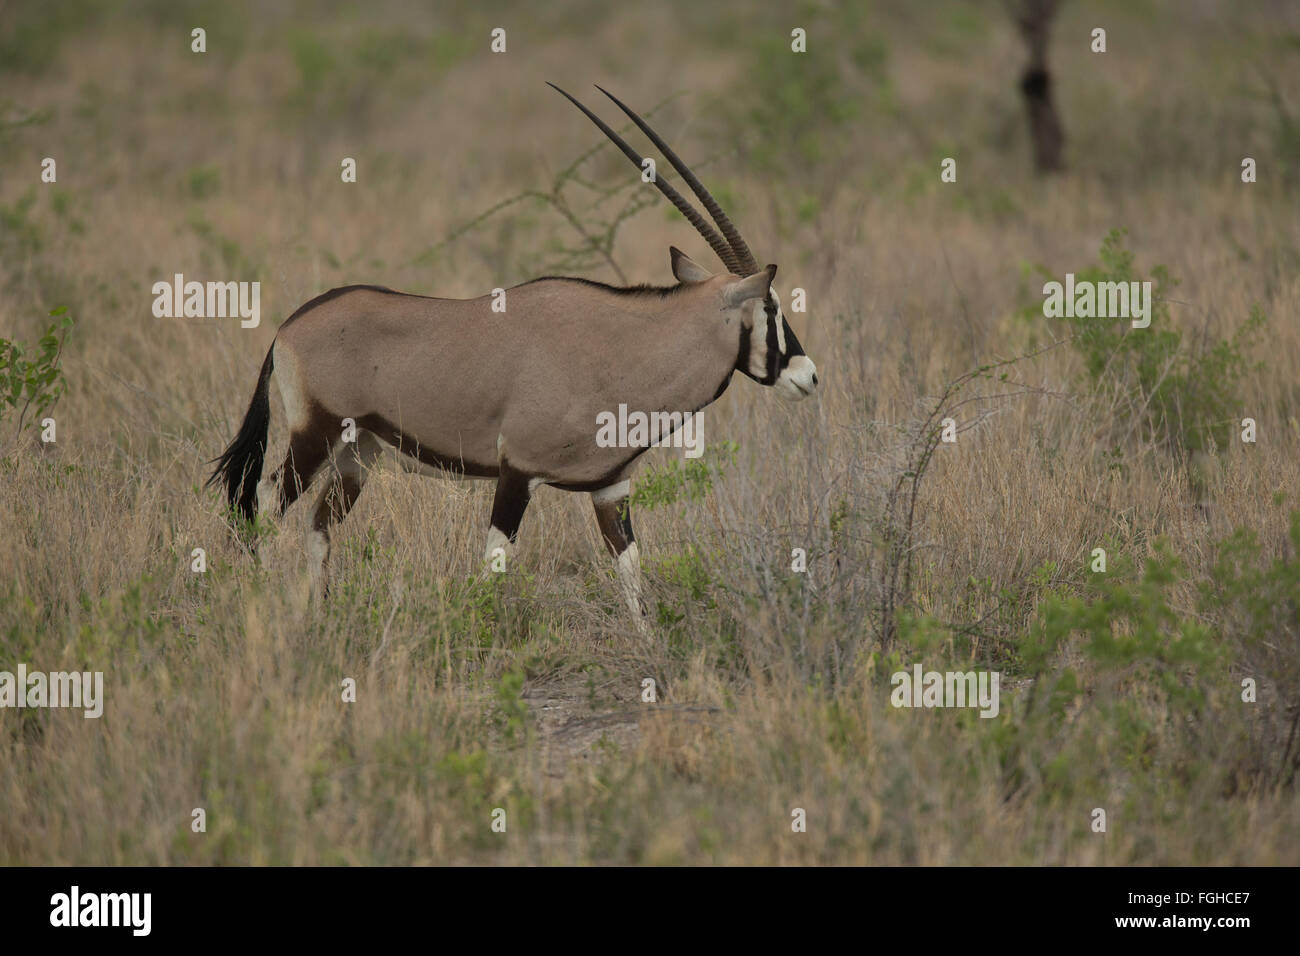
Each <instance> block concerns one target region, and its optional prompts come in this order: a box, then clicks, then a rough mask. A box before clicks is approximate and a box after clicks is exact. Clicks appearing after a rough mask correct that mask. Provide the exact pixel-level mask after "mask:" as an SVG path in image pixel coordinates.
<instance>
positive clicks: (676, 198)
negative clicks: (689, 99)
mask: <svg viewBox="0 0 1300 956" xmlns="http://www.w3.org/2000/svg"><path fill="white" fill-rule="evenodd" d="M546 85H547V86H549V87H551V89H553V90H555V91H557V92H559V93H562V94H563V95H564V98H565V99H567V100H568V101H569V102H570V103H572V104H573V105H574V106H576V107H577V108H578V109H580V110H582V112H583V113H585V114H586V115H587V119H589V120H591V121H592V122H593V123H595V124H596V126H597V127H598V128H599V129H600V131H601V132H602V133H604V134H605V135H606V136H608V137H609V139H610V141H611V142H612V143H613V144H614V145H615V146H617V147H618V148H619V149H621V150H622V151H623V155H624V156H626V157H627V158H628V159H630V160H632V163H633V165H635V166H636V167H637V168H638V169H641V168H642V164H643V163H644V162H645V160H644V159H643V158H642V157H641V156H640V155H639V154H638V153H637V151H636V150H634V149H633V148H632V147H631V146H629V145H628V144H627V143H626V142H624V141H623V137H621V136H619V135H618V133H616V132H614V131H613V130H612V129H610V128H609V127H608V126H607V125H605V121H604V120H602V119H601V118H600V117H599V116H597V115H596V114H595V113H593V112H592V111H591V110H589V109H587V107H585V106H583V105H582V104H581V103H579V102H578V101H577V100H575V99H574V98H573V97H572V96H570V95H569V94H568V93H565V92H564V90H562V89H560V88H559V87H558V86H556V85H555V84H554V83H549V82H548V83H547V84H546ZM606 95H608V94H606ZM615 102H617V100H616V101H615ZM638 122H640V121H639V120H638ZM664 155H665V156H668V155H669V154H668V153H667V152H665V153H664ZM669 161H670V162H672V163H673V165H674V166H676V165H677V163H676V162H675V161H674V160H673V158H672V157H671V156H669ZM679 172H680V170H679ZM688 182H689V180H688ZM654 184H655V186H656V187H658V189H659V191H660V192H661V193H663V194H664V195H665V196H666V197H667V198H668V201H669V202H670V203H672V204H673V205H674V206H676V207H677V211H678V212H680V213H681V214H682V215H683V216H685V217H686V221H687V222H689V223H690V224H691V225H692V226H694V227H695V230H696V232H698V233H699V234H700V235H701V236H703V237H704V241H705V242H707V243H708V244H709V246H710V247H711V248H712V249H713V251H714V252H715V253H717V255H718V258H719V259H721V260H722V264H723V265H725V266H726V267H727V269H728V270H729V271H731V272H734V273H736V274H738V275H746V274H747V273H742V272H741V268H742V265H741V263H740V261H739V260H738V259H737V258H736V253H735V251H734V250H733V249H732V247H731V246H730V245H728V244H727V240H725V239H723V238H722V236H720V235H718V231H717V230H716V229H714V228H713V227H712V226H711V225H709V223H708V220H706V219H705V218H704V217H703V216H701V215H700V214H699V212H697V211H696V209H695V207H694V206H692V205H691V204H690V203H689V202H687V201H686V200H685V199H683V198H682V194H681V193H679V192H678V191H677V190H676V189H673V187H672V186H670V185H668V183H666V182H664V181H663V179H662V178H661V177H660V176H658V175H657V174H656V175H655V178H654ZM697 193H698V190H697ZM714 205H716V203H715V204H714ZM714 219H715V220H716V219H717V215H716V214H714ZM745 251H746V252H748V251H749V250H745ZM755 271H757V270H756V269H755Z"/></svg>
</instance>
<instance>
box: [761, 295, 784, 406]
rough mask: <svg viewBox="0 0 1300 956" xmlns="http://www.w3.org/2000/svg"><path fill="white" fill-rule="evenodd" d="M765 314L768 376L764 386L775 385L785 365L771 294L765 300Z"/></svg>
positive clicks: (774, 303) (774, 304) (765, 378)
mask: <svg viewBox="0 0 1300 956" xmlns="http://www.w3.org/2000/svg"><path fill="white" fill-rule="evenodd" d="M763 312H764V313H765V314H766V315H767V375H766V376H765V377H764V379H763V384H764V385H775V384H776V378H777V376H778V375H780V374H781V368H782V366H783V364H784V363H783V361H782V360H783V356H782V355H781V343H780V339H779V338H778V337H777V334H776V332H777V328H776V315H777V313H776V301H775V300H774V299H773V298H772V295H771V293H769V294H768V296H767V298H766V299H764V300H763Z"/></svg>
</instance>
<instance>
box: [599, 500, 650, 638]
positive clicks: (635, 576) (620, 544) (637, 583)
mask: <svg viewBox="0 0 1300 956" xmlns="http://www.w3.org/2000/svg"><path fill="white" fill-rule="evenodd" d="M628 489H629V485H628V482H626V481H620V482H619V483H618V484H616V485H610V486H609V487H608V488H602V489H601V490H599V491H593V492H592V493H591V503H592V505H593V506H594V507H595V509H596V523H597V524H598V525H599V526H600V536H601V538H603V539H604V541H605V547H606V548H608V549H609V553H610V555H611V556H613V558H614V561H615V563H616V565H617V569H618V583H619V586H620V587H621V588H622V589H623V599H624V600H625V601H626V602H627V606H628V609H629V610H630V611H631V612H632V617H633V618H634V619H635V620H636V623H637V627H638V628H639V629H640V630H641V631H643V632H644V631H646V630H648V628H647V625H646V606H645V601H643V600H642V599H641V550H640V549H639V548H638V547H637V544H636V538H635V537H633V535H632V515H631V511H630V506H629V504H628Z"/></svg>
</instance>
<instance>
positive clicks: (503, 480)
mask: <svg viewBox="0 0 1300 956" xmlns="http://www.w3.org/2000/svg"><path fill="white" fill-rule="evenodd" d="M531 497H532V490H531V488H530V482H529V480H528V477H527V476H526V475H523V474H520V473H519V472H517V471H515V470H514V469H513V468H510V467H509V466H507V465H506V464H505V463H502V465H501V470H500V473H499V475H498V477H497V490H496V495H495V496H494V497H493V498H492V526H491V527H490V528H489V529H488V540H487V550H486V551H485V552H484V555H483V563H484V569H485V570H487V571H504V570H505V569H506V561H507V559H508V558H509V556H510V552H511V550H512V549H513V547H514V543H515V540H516V539H517V538H518V537H519V525H520V523H521V522H522V521H523V520H524V512H525V511H526V510H527V509H528V501H529V499H530V498H531Z"/></svg>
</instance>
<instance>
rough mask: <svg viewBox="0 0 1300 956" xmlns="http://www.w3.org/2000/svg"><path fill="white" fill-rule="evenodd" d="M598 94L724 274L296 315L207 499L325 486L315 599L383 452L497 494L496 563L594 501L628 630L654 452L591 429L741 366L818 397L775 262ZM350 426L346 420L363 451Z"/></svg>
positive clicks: (370, 297) (309, 308)
mask: <svg viewBox="0 0 1300 956" xmlns="http://www.w3.org/2000/svg"><path fill="white" fill-rule="evenodd" d="M552 85H554V84H552ZM555 88H556V89H557V90H559V92H561V93H563V95H564V96H566V97H567V98H568V99H569V100H570V101H571V102H572V103H573V104H574V105H575V106H577V107H578V108H579V109H580V110H582V112H583V113H585V114H586V115H587V116H588V117H589V118H590V119H591V120H592V122H594V123H595V124H596V125H597V126H598V127H599V128H600V129H601V131H602V132H603V133H604V134H605V135H606V136H608V137H609V138H610V139H611V140H612V141H613V142H614V143H615V144H616V145H617V146H618V148H619V149H621V150H622V151H623V153H624V154H626V155H627V157H628V158H629V159H630V160H632V162H633V163H634V164H635V165H636V166H637V167H638V168H643V167H644V166H645V162H644V160H643V159H642V157H641V156H640V155H638V154H637V153H636V151H635V150H633V149H632V147H630V146H629V145H628V144H627V143H626V142H624V140H623V139H622V138H621V137H620V136H619V135H618V134H617V133H615V132H614V131H613V130H612V129H610V127H609V126H607V125H606V124H605V123H603V122H602V121H601V120H600V119H599V118H598V117H596V116H595V115H594V114H593V113H592V112H591V111H590V110H588V109H587V108H586V107H585V106H583V105H582V104H581V103H579V102H578V101H577V100H575V99H573V97H571V96H569V94H568V93H565V92H564V91H563V90H560V89H559V87H555ZM598 89H599V87H598ZM601 92H602V93H605V95H606V96H608V97H609V98H610V99H611V100H613V101H614V102H615V103H616V104H617V105H618V106H619V108H620V109H622V110H623V112H624V113H626V114H627V115H628V116H629V117H630V118H631V119H632V121H633V122H634V123H635V124H636V125H637V126H638V127H640V129H641V130H642V131H643V132H644V133H645V134H646V136H648V137H649V139H650V140H651V142H653V143H654V145H655V146H656V147H657V148H658V149H659V151H660V152H661V153H662V154H663V156H664V157H665V158H666V159H667V160H668V161H669V163H671V164H672V166H673V168H674V169H676V170H677V172H678V174H679V175H681V177H682V178H683V179H684V180H685V181H686V183H687V184H688V185H689V186H690V188H691V190H692V191H693V192H694V193H695V195H696V196H697V197H699V199H700V202H701V203H702V204H703V205H704V208H705V209H706V210H708V212H709V214H710V215H711V216H712V217H713V220H714V222H716V223H717V226H718V229H720V230H721V235H719V233H718V231H717V230H715V229H714V228H713V226H711V225H709V223H707V222H706V221H705V220H704V218H703V217H702V216H701V215H700V214H699V213H698V212H696V211H695V209H694V208H693V207H692V206H691V204H690V203H689V202H687V201H686V200H685V199H683V198H682V196H681V195H680V194H679V193H678V192H677V191H676V190H675V189H673V188H672V186H670V185H669V184H668V183H666V182H664V180H663V178H662V177H661V176H658V175H656V176H655V177H654V178H653V182H654V185H655V186H656V187H658V189H659V191H660V192H661V193H663V194H664V195H665V196H666V197H667V198H668V200H669V201H670V202H672V204H673V205H674V206H676V207H677V209H679V210H680V211H681V212H682V214H683V215H684V216H685V217H686V218H687V220H689V221H690V223H691V224H692V225H693V226H695V228H696V230H698V231H699V233H700V235H701V236H702V237H703V238H704V239H705V241H707V242H708V244H709V245H710V246H711V247H712V249H713V251H714V252H715V253H717V255H718V257H719V258H720V259H721V260H722V263H723V265H724V266H725V267H726V271H725V272H724V273H722V274H719V275H713V274H712V273H710V272H709V271H707V270H706V269H704V268H703V267H702V266H700V265H698V264H697V263H695V262H694V261H692V260H691V259H690V258H688V257H687V256H686V255H684V254H683V253H682V252H681V251H679V250H678V249H677V248H675V247H673V248H670V250H669V251H670V253H671V258H672V271H673V275H674V276H675V277H676V278H677V284H676V285H673V286H668V287H664V288H651V287H647V286H634V287H631V288H615V287H613V286H608V285H604V284H603V283H599V282H591V281H588V280H586V279H576V278H561V277H546V278H541V279H534V280H533V281H531V282H525V283H524V284H522V285H518V286H515V287H513V288H511V289H508V290H506V292H505V303H506V308H505V311H504V312H501V311H495V310H494V309H493V308H492V302H493V301H494V297H493V296H482V297H480V298H477V299H436V298H431V297H428V296H422V295H411V294H407V293H402V292H394V291H392V290H391V289H385V288H381V287H378V286H366V285H358V286H348V287H346V288H341V289H334V290H332V291H330V292H326V293H325V294H323V295H320V296H317V297H316V298H314V299H312V300H311V301H310V302H308V303H306V304H305V305H303V306H302V307H301V308H299V309H298V310H297V311H296V312H294V313H293V314H292V315H291V316H289V318H288V319H286V320H285V322H284V324H283V325H281V326H280V328H279V330H278V331H277V333H276V338H275V342H274V343H273V344H272V346H271V349H270V351H269V352H268V353H267V355H266V359H265V361H263V363H262V372H261V375H260V376H259V377H258V380H257V387H256V389H255V390H254V392H253V398H252V402H251V403H250V405H249V408H248V412H247V414H246V415H245V416H244V421H243V424H242V425H241V426H240V428H239V432H238V434H236V436H235V438H234V440H233V441H232V442H231V443H230V447H228V448H227V449H226V450H225V452H224V453H223V454H222V455H221V456H220V458H218V459H216V461H217V462H218V464H217V467H216V470H215V471H214V472H213V474H212V477H211V478H210V479H209V484H212V483H214V482H220V483H222V484H224V485H225V488H226V494H227V497H228V499H229V502H230V504H231V505H232V506H235V507H237V508H238V510H239V511H240V512H241V513H242V514H243V515H244V517H246V518H248V519H250V520H251V519H252V518H253V517H254V515H255V514H256V511H257V509H258V508H261V509H262V510H263V511H270V512H274V513H275V514H276V515H277V516H279V515H281V514H283V513H284V511H285V509H286V508H288V506H289V505H290V504H292V503H293V502H294V501H295V500H296V499H297V498H298V496H299V495H300V494H301V493H302V491H303V490H304V489H305V488H307V486H308V485H310V484H311V482H312V479H313V478H315V477H316V476H317V475H319V474H321V473H327V474H328V475H329V479H328V481H327V484H326V486H325V488H324V489H323V490H322V491H321V494H320V497H319V498H318V499H317V502H316V511H315V515H314V517H313V520H312V530H311V532H310V539H309V550H310V553H311V557H312V560H313V580H314V591H315V592H316V593H317V594H318V595H320V596H323V595H324V593H325V590H326V584H327V562H328V558H329V533H330V527H331V526H332V525H334V524H336V523H337V522H339V521H341V520H342V519H343V517H344V516H345V515H346V514H347V512H348V510H349V509H350V508H351V507H352V506H353V504H355V502H356V500H357V496H358V495H359V494H360V493H361V489H362V486H363V485H364V484H365V481H366V475H367V471H368V469H369V466H370V465H371V464H372V463H373V462H374V460H375V459H376V458H377V457H378V456H379V455H380V454H381V452H382V450H383V448H384V446H385V445H391V446H394V447H395V448H397V450H398V451H399V452H400V455H399V456H398V457H399V459H400V460H401V461H402V462H403V464H404V465H405V466H407V467H410V468H412V469H413V470H421V471H425V470H428V471H433V472H435V473H444V474H445V473H447V472H451V473H454V474H456V475H460V476H466V477H476V478H495V479H496V482H497V484H496V495H495V497H494V498H493V501H492V519H491V525H490V527H489V530H488V540H487V558H486V560H488V561H491V560H492V558H493V556H494V555H498V556H502V555H504V554H505V551H506V550H507V549H508V548H509V546H510V545H512V544H513V543H514V541H515V538H516V535H517V533H518V531H519V524H520V520H521V519H522V518H523V515H524V509H525V508H527V506H528V501H529V498H530V497H531V496H532V494H533V492H534V491H535V490H536V488H537V487H538V486H539V485H551V486H552V487H555V488H561V489H564V490H565V491H585V492H588V493H590V495H591V500H592V504H593V505H594V506H595V510H596V520H597V522H598V524H599V526H600V532H601V536H602V537H603V538H604V541H605V545H606V546H607V547H608V548H609V551H610V553H611V555H613V557H614V559H615V561H616V562H617V569H618V575H619V580H620V583H621V585H622V589H623V593H624V597H625V598H626V600H627V603H628V606H629V607H630V608H631V610H632V613H633V614H634V615H644V614H645V607H644V604H643V603H642V601H641V598H640V573H641V572H640V556H639V554H638V550H637V545H636V542H635V540H634V539H633V536H632V522H631V517H630V515H629V513H628V493H629V476H630V475H631V473H632V470H633V468H634V466H635V465H636V462H637V459H638V458H639V457H640V455H641V454H642V452H644V451H645V447H630V448H623V447H601V445H600V444H598V443H597V441H596V435H597V422H598V416H599V415H600V414H601V413H607V414H608V413H611V412H613V411H614V410H616V409H618V408H619V406H620V405H626V406H627V407H628V408H631V409H634V410H640V411H642V412H645V413H653V412H661V411H666V412H678V413H683V414H684V413H687V412H689V413H695V412H698V411H699V410H700V409H701V408H703V407H704V406H706V405H708V404H710V403H711V402H713V401H714V400H716V399H717V398H718V396H720V395H721V394H722V393H723V391H724V390H725V389H726V387H727V385H728V383H729V382H730V381H731V376H732V373H733V372H737V371H738V372H740V373H742V374H744V375H747V376H749V377H750V378H752V379H753V380H754V381H756V382H758V383H759V384H760V385H768V386H773V387H775V388H776V390H777V392H779V393H780V394H781V395H783V396H785V397H787V398H791V399H801V398H804V397H806V396H807V395H809V394H811V393H812V392H813V391H814V390H815V389H816V387H817V370H816V367H815V366H814V365H813V363H812V361H811V360H810V359H809V358H808V357H807V356H806V355H805V354H804V351H803V348H802V347H801V346H800V345H799V340H798V339H797V338H795V334H794V332H793V331H792V330H791V328H790V326H789V324H788V323H787V322H786V320H785V316H784V315H783V314H782V311H781V302H780V299H779V298H778V297H777V294H776V291H775V290H774V289H773V288H772V279H773V277H774V276H775V275H776V266H774V265H769V266H767V267H766V268H763V269H760V268H759V267H758V264H757V263H756V261H755V259H754V257H753V255H752V254H751V253H750V251H749V247H748V246H747V245H746V244H745V240H744V239H742V238H741V236H740V233H739V231H738V230H737V229H736V227H735V226H734V225H732V223H731V221H730V220H729V219H728V218H727V216H726V215H725V214H724V213H723V212H722V210H721V209H720V208H719V207H718V204H717V202H716V201H715V200H714V199H713V197H712V196H711V195H709V193H708V191H707V190H706V189H705V188H704V186H703V185H702V184H701V183H700V181H699V180H698V179H697V178H696V177H695V176H694V175H693V174H692V173H691V171H690V170H689V169H688V168H687V167H686V165H685V164H684V163H683V162H682V161H681V160H680V159H678V157H677V155H676V154H675V153H674V152H673V151H672V150H671V149H670V148H669V147H668V145H667V144H666V143H664V141H663V140H662V139H660V138H659V136H658V135H657V134H656V133H655V132H654V131H653V130H652V129H651V128H650V127H649V126H648V125H647V124H646V123H645V121H644V120H642V119H641V118H640V117H639V116H637V114H636V113H634V112H633V111H632V110H630V109H629V108H628V107H626V106H624V105H623V104H622V103H621V102H620V101H619V100H618V99H616V98H615V97H614V96H613V95H611V94H609V93H607V92H605V91H604V90H603V89H602V90H601ZM272 375H274V377H275V379H276V384H277V386H278V387H279V389H280V394H281V396H282V398H283V400H284V406H285V412H286V415H287V418H288V426H289V449H288V453H287V455H286V456H285V459H284V462H283V464H281V465H280V467H279V468H278V469H276V471H275V473H274V474H273V475H271V476H270V477H269V478H267V479H265V480H262V481H260V482H259V479H260V478H261V475H262V461H263V457H264V455H265V451H266V436H267V426H268V420H269V417H270V405H269V401H268V395H267V393H268V386H269V383H270V380H271V377H272ZM346 419H351V420H352V422H353V423H354V430H355V437H354V440H351V441H348V440H345V437H349V436H347V435H346V428H345V425H344V421H345V420H346ZM678 420H680V419H678ZM663 437H666V436H663ZM498 549H502V550H501V551H498ZM638 621H640V619H639V618H638Z"/></svg>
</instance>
